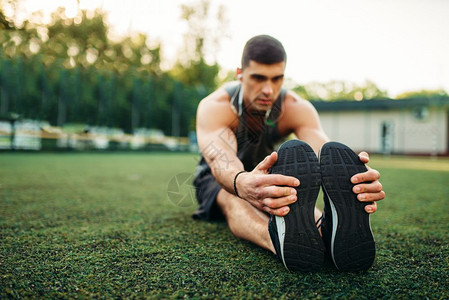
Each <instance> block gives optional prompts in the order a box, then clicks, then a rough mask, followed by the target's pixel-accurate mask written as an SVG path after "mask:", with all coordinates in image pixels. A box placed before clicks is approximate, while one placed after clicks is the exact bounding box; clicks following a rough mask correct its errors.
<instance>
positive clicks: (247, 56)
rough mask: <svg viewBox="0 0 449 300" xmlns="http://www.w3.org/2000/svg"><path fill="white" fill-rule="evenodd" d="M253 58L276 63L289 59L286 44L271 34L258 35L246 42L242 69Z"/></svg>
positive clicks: (268, 63)
mask: <svg viewBox="0 0 449 300" xmlns="http://www.w3.org/2000/svg"><path fill="white" fill-rule="evenodd" d="M250 60H253V61H255V62H258V63H261V64H267V65H271V64H275V63H279V62H283V61H286V60H287V54H286V53H285V49H284V46H282V44H281V42H279V41H278V40H277V39H275V38H274V37H272V36H269V35H257V36H255V37H253V38H251V39H250V40H249V41H248V42H246V45H245V48H244V49H243V55H242V69H244V68H245V67H247V66H248V65H249V61H250Z"/></svg>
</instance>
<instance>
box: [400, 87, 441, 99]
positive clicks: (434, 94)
mask: <svg viewBox="0 0 449 300" xmlns="http://www.w3.org/2000/svg"><path fill="white" fill-rule="evenodd" d="M448 96H449V95H448V94H447V92H446V91H445V90H442V89H438V90H419V91H409V92H404V93H401V94H399V95H397V96H396V99H410V98H427V99H429V98H440V97H448Z"/></svg>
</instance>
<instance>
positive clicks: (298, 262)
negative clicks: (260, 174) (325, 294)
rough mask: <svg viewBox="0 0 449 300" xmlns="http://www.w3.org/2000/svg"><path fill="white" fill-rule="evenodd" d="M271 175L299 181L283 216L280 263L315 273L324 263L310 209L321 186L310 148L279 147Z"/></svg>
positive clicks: (291, 144) (297, 145)
mask: <svg viewBox="0 0 449 300" xmlns="http://www.w3.org/2000/svg"><path fill="white" fill-rule="evenodd" d="M271 173H272V174H283V175H287V176H293V177H296V178H298V179H299V181H300V185H299V187H298V188H297V189H296V190H297V197H298V200H297V201H296V202H295V203H293V204H290V205H289V207H290V212H289V213H288V214H287V215H286V216H285V217H284V221H285V226H286V233H285V239H284V260H285V264H286V267H287V268H288V269H289V270H291V271H315V270H317V269H319V268H320V267H321V266H322V264H323V261H324V244H323V241H322V239H321V237H320V235H319V232H318V229H317V227H316V225H315V218H314V210H315V203H316V198H317V197H318V193H319V190H320V185H321V174H320V166H319V163H318V159H317V157H316V155H315V153H314V152H313V150H312V148H311V147H310V146H309V145H307V144H306V143H304V142H301V141H299V140H290V141H288V142H286V143H284V144H283V145H281V147H280V149H279V151H278V160H277V162H276V164H275V165H273V167H272V169H271Z"/></svg>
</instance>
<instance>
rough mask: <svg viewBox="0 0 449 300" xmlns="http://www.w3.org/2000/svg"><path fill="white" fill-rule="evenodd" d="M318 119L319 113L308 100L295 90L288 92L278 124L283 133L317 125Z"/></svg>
mask: <svg viewBox="0 0 449 300" xmlns="http://www.w3.org/2000/svg"><path fill="white" fill-rule="evenodd" d="M318 120H319V117H318V113H317V111H316V109H315V107H314V106H313V105H312V104H311V103H310V102H309V101H308V100H305V99H302V98H301V97H299V96H298V95H297V94H296V93H295V92H293V91H288V92H287V94H286V96H285V99H284V103H283V107H282V117H281V118H280V119H279V125H278V126H279V131H280V132H281V134H288V133H290V132H294V131H297V130H298V129H299V128H301V127H308V126H315V125H316V124H317V121H318Z"/></svg>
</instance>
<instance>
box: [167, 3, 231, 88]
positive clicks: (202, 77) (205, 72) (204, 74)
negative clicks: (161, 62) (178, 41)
mask: <svg viewBox="0 0 449 300" xmlns="http://www.w3.org/2000/svg"><path fill="white" fill-rule="evenodd" d="M181 11H182V13H181V19H182V20H184V21H185V22H186V23H187V27H188V30H187V32H186V34H185V36H184V48H183V49H182V50H181V51H180V55H179V58H178V61H177V63H176V65H175V67H174V68H173V70H172V72H171V74H172V75H173V76H174V77H175V78H177V79H179V80H180V81H181V82H182V83H183V84H185V85H192V86H195V87H197V88H199V89H203V90H206V91H208V92H209V91H212V90H213V89H215V88H216V85H217V82H216V79H217V75H218V72H219V70H220V68H219V66H218V64H217V62H216V58H215V57H211V56H213V55H211V54H212V53H216V52H217V51H218V49H219V48H220V41H221V39H222V38H223V36H225V32H226V30H227V21H226V12H225V9H224V6H219V7H218V10H217V12H216V14H215V15H211V5H210V2H209V1H208V0H201V1H200V2H198V3H196V4H192V5H182V6H181ZM212 20H214V21H212ZM211 24H213V25H211ZM208 56H209V57H211V59H210V61H211V62H208V61H207V59H206V57H208Z"/></svg>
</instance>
